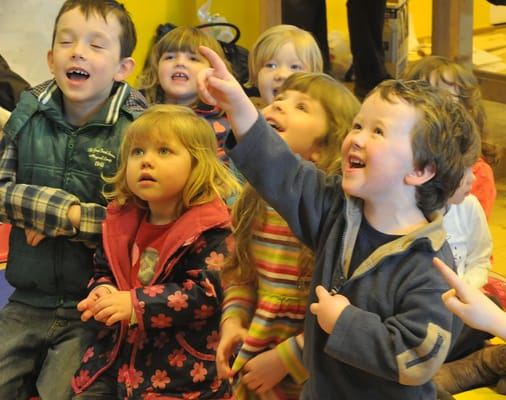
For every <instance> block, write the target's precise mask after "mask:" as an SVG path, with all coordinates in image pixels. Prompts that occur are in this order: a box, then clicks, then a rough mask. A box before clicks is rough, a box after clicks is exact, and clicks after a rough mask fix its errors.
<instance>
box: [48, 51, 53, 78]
mask: <svg viewBox="0 0 506 400" xmlns="http://www.w3.org/2000/svg"><path fill="white" fill-rule="evenodd" d="M47 66H48V67H49V72H51V73H52V74H54V64H53V50H48V52H47Z"/></svg>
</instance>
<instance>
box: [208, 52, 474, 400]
mask: <svg viewBox="0 0 506 400" xmlns="http://www.w3.org/2000/svg"><path fill="white" fill-rule="evenodd" d="M200 51H201V52H202V53H203V54H204V55H205V56H206V57H207V58H208V59H209V60H210V62H211V65H212V66H213V68H211V69H209V70H207V71H203V72H202V74H200V75H199V91H200V93H201V96H202V97H203V98H205V99H206V101H208V102H209V103H212V104H213V103H218V104H219V105H220V106H221V107H222V108H223V109H224V110H225V111H226V113H227V116H228V117H229V120H230V122H231V126H232V131H233V133H234V136H233V137H229V138H227V143H226V144H227V148H228V149H229V155H230V156H231V158H232V159H233V160H234V162H235V163H236V166H237V167H238V169H239V170H240V171H241V172H242V173H243V174H244V176H245V177H246V178H247V179H248V181H249V182H250V183H251V184H252V186H253V187H255V189H256V190H257V191H258V192H259V194H260V195H261V196H262V197H263V198H264V199H265V200H266V201H267V202H268V203H269V204H270V205H272V207H273V208H274V209H275V210H276V211H277V212H279V213H280V215H281V216H282V217H283V218H284V219H285V220H286V221H287V222H288V225H289V226H290V228H291V230H292V232H293V233H294V234H295V235H296V236H297V237H298V238H299V239H300V240H301V241H302V242H303V243H304V244H306V245H308V246H309V247H310V248H311V249H312V250H313V251H314V252H315V264H314V269H313V273H312V282H311V287H310V291H309V304H310V312H308V313H306V318H305V324H304V338H305V339H304V365H305V366H306V368H307V369H308V371H309V378H308V380H307V381H306V383H305V384H304V387H303V391H302V394H301V399H303V400H305V399H329V398H333V397H335V396H339V398H340V399H344V400H348V399H350V400H351V399H353V400H355V399H368V398H374V399H377V400H380V399H385V400H386V399H388V400H395V399H398V400H401V399H402V400H405V399H424V400H434V399H436V390H435V386H434V384H433V383H432V382H431V377H432V376H433V375H434V374H435V373H436V371H437V370H438V369H439V367H440V366H441V364H442V363H443V362H444V360H445V358H446V355H447V353H448V350H449V348H450V346H451V344H452V342H453V340H454V339H455V337H456V334H457V333H458V332H459V330H460V328H461V321H460V320H458V319H457V318H456V317H454V316H453V315H452V314H451V313H450V312H449V311H448V310H447V309H446V307H445V306H444V305H443V303H442V301H441V294H442V293H443V292H445V291H446V290H447V289H448V284H447V283H446V282H445V280H444V279H443V278H442V277H441V276H439V275H438V274H435V273H434V272H433V271H431V270H430V268H427V265H428V264H429V263H431V262H432V259H433V258H434V257H436V256H437V257H442V258H443V259H444V260H445V261H446V262H449V263H451V264H453V257H452V253H451V250H450V248H449V246H448V244H447V242H446V240H445V231H444V228H443V225H442V216H441V214H440V213H439V212H438V210H439V209H441V208H442V207H444V206H445V205H446V204H447V202H448V199H449V197H450V195H451V194H452V193H453V192H454V191H455V190H456V189H457V187H458V186H459V183H460V181H461V179H462V175H463V171H464V165H463V157H462V154H463V153H465V152H466V150H467V146H468V145H469V144H471V143H473V142H475V140H476V139H472V138H473V137H474V138H476V135H478V133H477V131H476V127H475V124H474V122H473V121H472V119H471V118H470V117H469V115H468V113H467V112H466V111H465V109H464V108H463V107H462V106H461V105H460V104H459V103H457V102H455V101H453V100H451V99H450V96H445V95H444V94H443V93H442V92H441V91H440V90H439V89H437V88H433V87H431V86H430V85H429V84H427V83H426V82H420V81H384V82H382V83H381V84H380V85H379V86H378V87H377V88H376V89H374V90H373V92H372V93H371V94H370V95H369V96H368V97H367V98H366V99H365V101H364V103H363V104H362V107H361V109H360V112H359V114H358V115H357V116H356V118H355V119H354V122H353V125H352V129H351V131H350V132H349V133H348V135H347V136H346V137H345V139H344V142H343V146H342V152H341V154H342V176H339V175H335V176H326V175H325V173H324V172H322V171H319V170H318V169H317V168H316V167H315V166H314V165H313V164H312V163H307V162H303V161H301V160H300V159H299V158H298V157H297V156H295V155H294V154H293V153H292V152H291V151H290V149H289V148H288V147H287V145H286V143H285V142H284V141H283V140H282V139H281V138H280V137H279V136H278V135H276V134H275V133H274V132H273V130H272V128H271V127H270V126H269V124H268V123H267V122H266V121H265V119H264V118H263V117H262V116H259V115H258V112H257V110H256V108H255V106H254V105H253V104H252V103H251V101H250V100H249V98H248V97H247V95H246V94H245V93H244V92H243V91H242V88H241V86H240V84H239V83H238V82H237V81H236V80H235V79H234V78H233V76H232V75H231V74H230V73H229V72H228V71H227V69H226V68H225V66H224V65H223V63H222V62H221V60H220V58H219V57H218V56H216V55H215V54H213V52H212V50H210V49H206V48H201V49H200ZM234 138H235V140H234Z"/></svg>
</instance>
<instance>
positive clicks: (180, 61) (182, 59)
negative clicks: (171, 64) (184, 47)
mask: <svg viewBox="0 0 506 400" xmlns="http://www.w3.org/2000/svg"><path fill="white" fill-rule="evenodd" d="M176 64H177V65H185V64H186V57H185V55H184V54H182V53H178V54H176Z"/></svg>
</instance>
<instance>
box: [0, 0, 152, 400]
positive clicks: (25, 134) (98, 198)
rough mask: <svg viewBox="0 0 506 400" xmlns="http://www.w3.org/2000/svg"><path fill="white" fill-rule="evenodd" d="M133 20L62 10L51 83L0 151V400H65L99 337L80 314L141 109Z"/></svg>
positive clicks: (85, 4) (99, 2) (25, 101)
mask: <svg viewBox="0 0 506 400" xmlns="http://www.w3.org/2000/svg"><path fill="white" fill-rule="evenodd" d="M135 44H136V33H135V27H134V25H133V22H132V20H131V18H130V15H129V14H128V12H127V11H126V10H125V8H124V6H123V5H122V4H121V3H117V2H116V1H113V0H107V1H106V0H67V1H65V2H64V3H63V5H62V7H61V8H60V11H59V13H58V15H57V17H56V20H55V24H54V31H53V39H52V43H51V49H50V50H49V52H48V60H47V61H48V65H49V68H50V70H51V72H52V73H53V75H54V79H53V80H50V81H47V82H45V83H42V84H40V85H38V86H36V87H34V88H32V89H31V90H29V91H25V92H23V94H22V95H21V98H20V101H19V103H18V105H17V107H16V108H15V109H14V111H13V113H12V116H11V118H10V119H9V120H8V122H7V124H6V125H5V127H4V130H3V135H2V137H1V140H0V155H1V159H0V220H1V221H2V222H10V223H11V224H12V226H13V227H12V231H11V234H10V240H9V257H8V261H7V271H6V277H7V280H8V281H9V283H10V284H11V285H12V286H13V287H14V288H15V290H14V293H13V294H12V295H11V297H10V299H9V303H8V304H7V305H6V306H5V308H3V309H2V310H1V311H0V331H1V332H2V340H1V341H0V398H1V399H12V398H16V399H27V398H29V397H30V396H31V395H32V394H33V393H34V392H35V391H37V392H38V395H39V396H40V398H41V399H43V400H47V399H50V400H63V399H65V400H67V399H68V398H69V397H70V395H71V393H72V388H71V385H70V381H71V378H72V374H73V371H75V369H77V367H78V366H79V361H80V356H81V354H82V353H83V351H84V349H85V347H86V345H87V343H88V342H89V341H90V340H91V339H92V338H93V337H94V336H95V335H96V334H97V331H96V329H95V328H96V327H95V326H94V325H93V324H84V323H83V322H82V321H81V320H80V314H79V312H78V311H77V310H76V308H75V307H76V305H77V303H78V301H79V300H80V299H82V298H83V296H85V295H86V290H87V289H86V285H87V283H88V281H89V280H90V278H91V276H92V273H93V252H94V250H93V248H94V247H95V246H96V244H97V243H98V242H99V241H100V238H101V232H102V227H101V223H102V220H103V218H104V214H105V205H106V200H105V199H104V197H103V195H102V186H103V181H102V174H114V172H115V171H116V162H117V160H116V154H117V151H118V148H119V145H120V142H121V137H122V136H123V131H124V129H125V128H126V127H127V126H128V125H129V124H130V123H131V122H132V121H133V120H134V118H136V117H137V115H138V114H139V113H140V112H141V111H142V110H143V109H144V108H146V103H145V100H144V98H143V97H142V95H141V94H140V93H139V92H137V91H136V90H133V89H132V88H130V86H129V85H128V84H127V83H125V82H124V79H126V78H127V77H128V76H129V74H130V73H131V72H132V71H133V68H134V66H135V62H134V60H133V59H132V58H131V54H132V52H133V50H134V48H135Z"/></svg>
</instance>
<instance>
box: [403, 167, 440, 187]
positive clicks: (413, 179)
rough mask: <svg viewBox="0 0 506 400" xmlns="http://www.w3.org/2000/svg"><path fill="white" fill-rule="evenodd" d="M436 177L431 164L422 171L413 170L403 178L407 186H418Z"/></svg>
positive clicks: (434, 168)
mask: <svg viewBox="0 0 506 400" xmlns="http://www.w3.org/2000/svg"><path fill="white" fill-rule="evenodd" d="M434 175H436V167H435V165H433V164H430V165H427V166H426V167H425V168H423V169H418V168H415V169H413V171H411V172H410V173H409V174H408V175H406V176H405V177H404V182H405V183H406V184H407V185H412V186H419V185H423V184H424V183H425V182H428V181H430V180H431V179H432V178H433V177H434Z"/></svg>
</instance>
